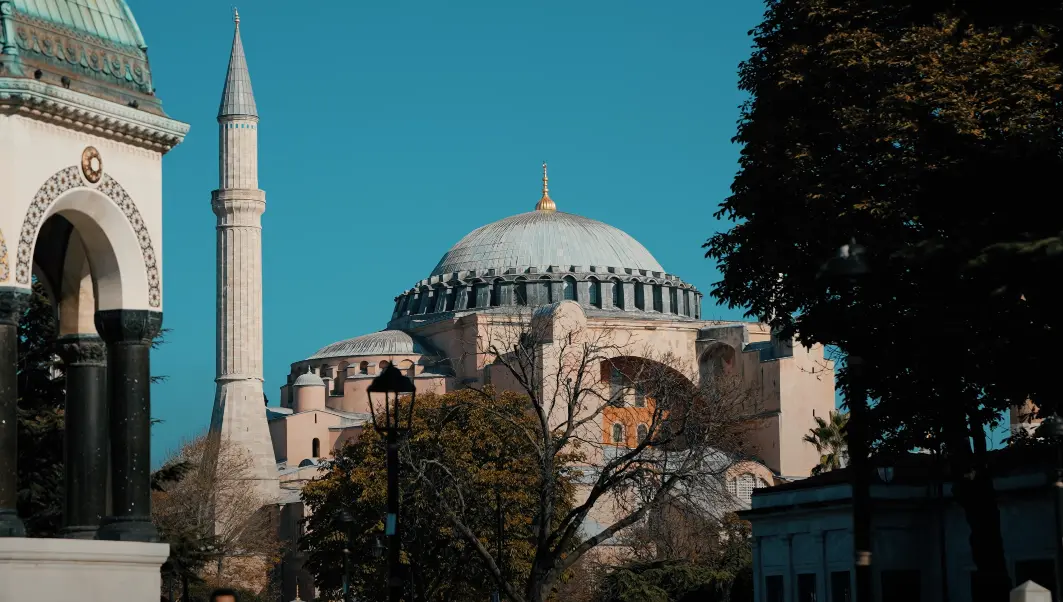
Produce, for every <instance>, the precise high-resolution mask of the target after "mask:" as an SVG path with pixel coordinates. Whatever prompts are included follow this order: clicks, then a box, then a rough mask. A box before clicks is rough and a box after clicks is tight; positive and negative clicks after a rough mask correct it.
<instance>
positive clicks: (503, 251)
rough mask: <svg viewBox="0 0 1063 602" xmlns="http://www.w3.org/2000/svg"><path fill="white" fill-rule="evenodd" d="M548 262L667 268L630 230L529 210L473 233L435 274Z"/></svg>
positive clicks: (544, 266) (445, 258)
mask: <svg viewBox="0 0 1063 602" xmlns="http://www.w3.org/2000/svg"><path fill="white" fill-rule="evenodd" d="M549 266H564V267H565V268H566V269H568V268H569V267H570V266H585V267H587V268H589V267H590V266H601V267H604V268H610V267H611V268H617V269H623V268H628V269H634V270H644V271H648V272H664V268H662V267H661V264H659V263H657V260H656V259H654V258H653V255H651V254H650V252H649V251H647V250H646V247H644V246H642V245H641V244H640V243H639V242H638V241H637V240H635V239H634V238H632V237H631V236H630V235H629V234H628V233H626V232H624V231H623V230H620V229H618V228H614V227H613V226H610V225H609V224H604V223H602V222H599V221H597V220H593V219H589V218H586V217H583V216H580V215H574V214H572V213H562V212H560V211H541V210H536V211H530V212H528V213H521V214H520V215H514V216H512V217H507V218H505V219H502V220H499V221H497V222H493V223H490V224H487V225H486V226H483V227H480V228H477V229H476V230H473V231H472V232H470V233H469V234H468V235H467V236H465V238H462V239H461V240H460V241H459V242H458V244H456V245H454V246H453V247H451V248H450V250H449V251H447V252H446V254H445V255H443V258H442V259H440V260H439V263H438V264H437V265H436V268H435V269H434V270H432V274H431V275H432V276H440V275H443V274H451V273H455V272H465V271H482V270H489V269H492V268H494V269H498V270H502V269H506V268H513V267H537V268H539V269H541V270H543V271H545V270H546V269H547V268H548V267H549Z"/></svg>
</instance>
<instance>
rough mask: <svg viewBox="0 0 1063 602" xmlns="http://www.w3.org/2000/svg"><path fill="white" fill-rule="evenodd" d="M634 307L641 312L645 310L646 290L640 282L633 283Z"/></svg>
mask: <svg viewBox="0 0 1063 602" xmlns="http://www.w3.org/2000/svg"><path fill="white" fill-rule="evenodd" d="M635 307H636V308H638V309H641V310H645V309H646V290H645V287H643V286H642V283H641V282H636V283H635Z"/></svg>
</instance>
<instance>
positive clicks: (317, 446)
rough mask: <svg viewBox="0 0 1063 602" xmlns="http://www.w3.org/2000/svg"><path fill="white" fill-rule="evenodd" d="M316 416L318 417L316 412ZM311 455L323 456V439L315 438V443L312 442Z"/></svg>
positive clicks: (313, 456)
mask: <svg viewBox="0 0 1063 602" xmlns="http://www.w3.org/2000/svg"><path fill="white" fill-rule="evenodd" d="M314 418H317V415H316V414H315V415H314ZM310 457H311V458H320V457H321V441H320V440H318V439H317V438H315V439H314V441H313V443H311V444H310Z"/></svg>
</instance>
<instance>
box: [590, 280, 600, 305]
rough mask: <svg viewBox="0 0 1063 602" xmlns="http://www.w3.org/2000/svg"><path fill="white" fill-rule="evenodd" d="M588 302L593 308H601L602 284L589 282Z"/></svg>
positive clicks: (593, 281)
mask: <svg viewBox="0 0 1063 602" xmlns="http://www.w3.org/2000/svg"><path fill="white" fill-rule="evenodd" d="M590 302H591V305H593V306H594V307H601V306H602V283H601V282H598V281H597V280H591V298H590Z"/></svg>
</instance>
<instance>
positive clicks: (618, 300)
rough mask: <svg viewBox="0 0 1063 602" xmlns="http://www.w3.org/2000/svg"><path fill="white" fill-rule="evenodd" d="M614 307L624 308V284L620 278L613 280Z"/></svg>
mask: <svg viewBox="0 0 1063 602" xmlns="http://www.w3.org/2000/svg"><path fill="white" fill-rule="evenodd" d="M613 307H615V308H617V309H623V308H624V285H623V283H621V282H620V281H619V280H613Z"/></svg>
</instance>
